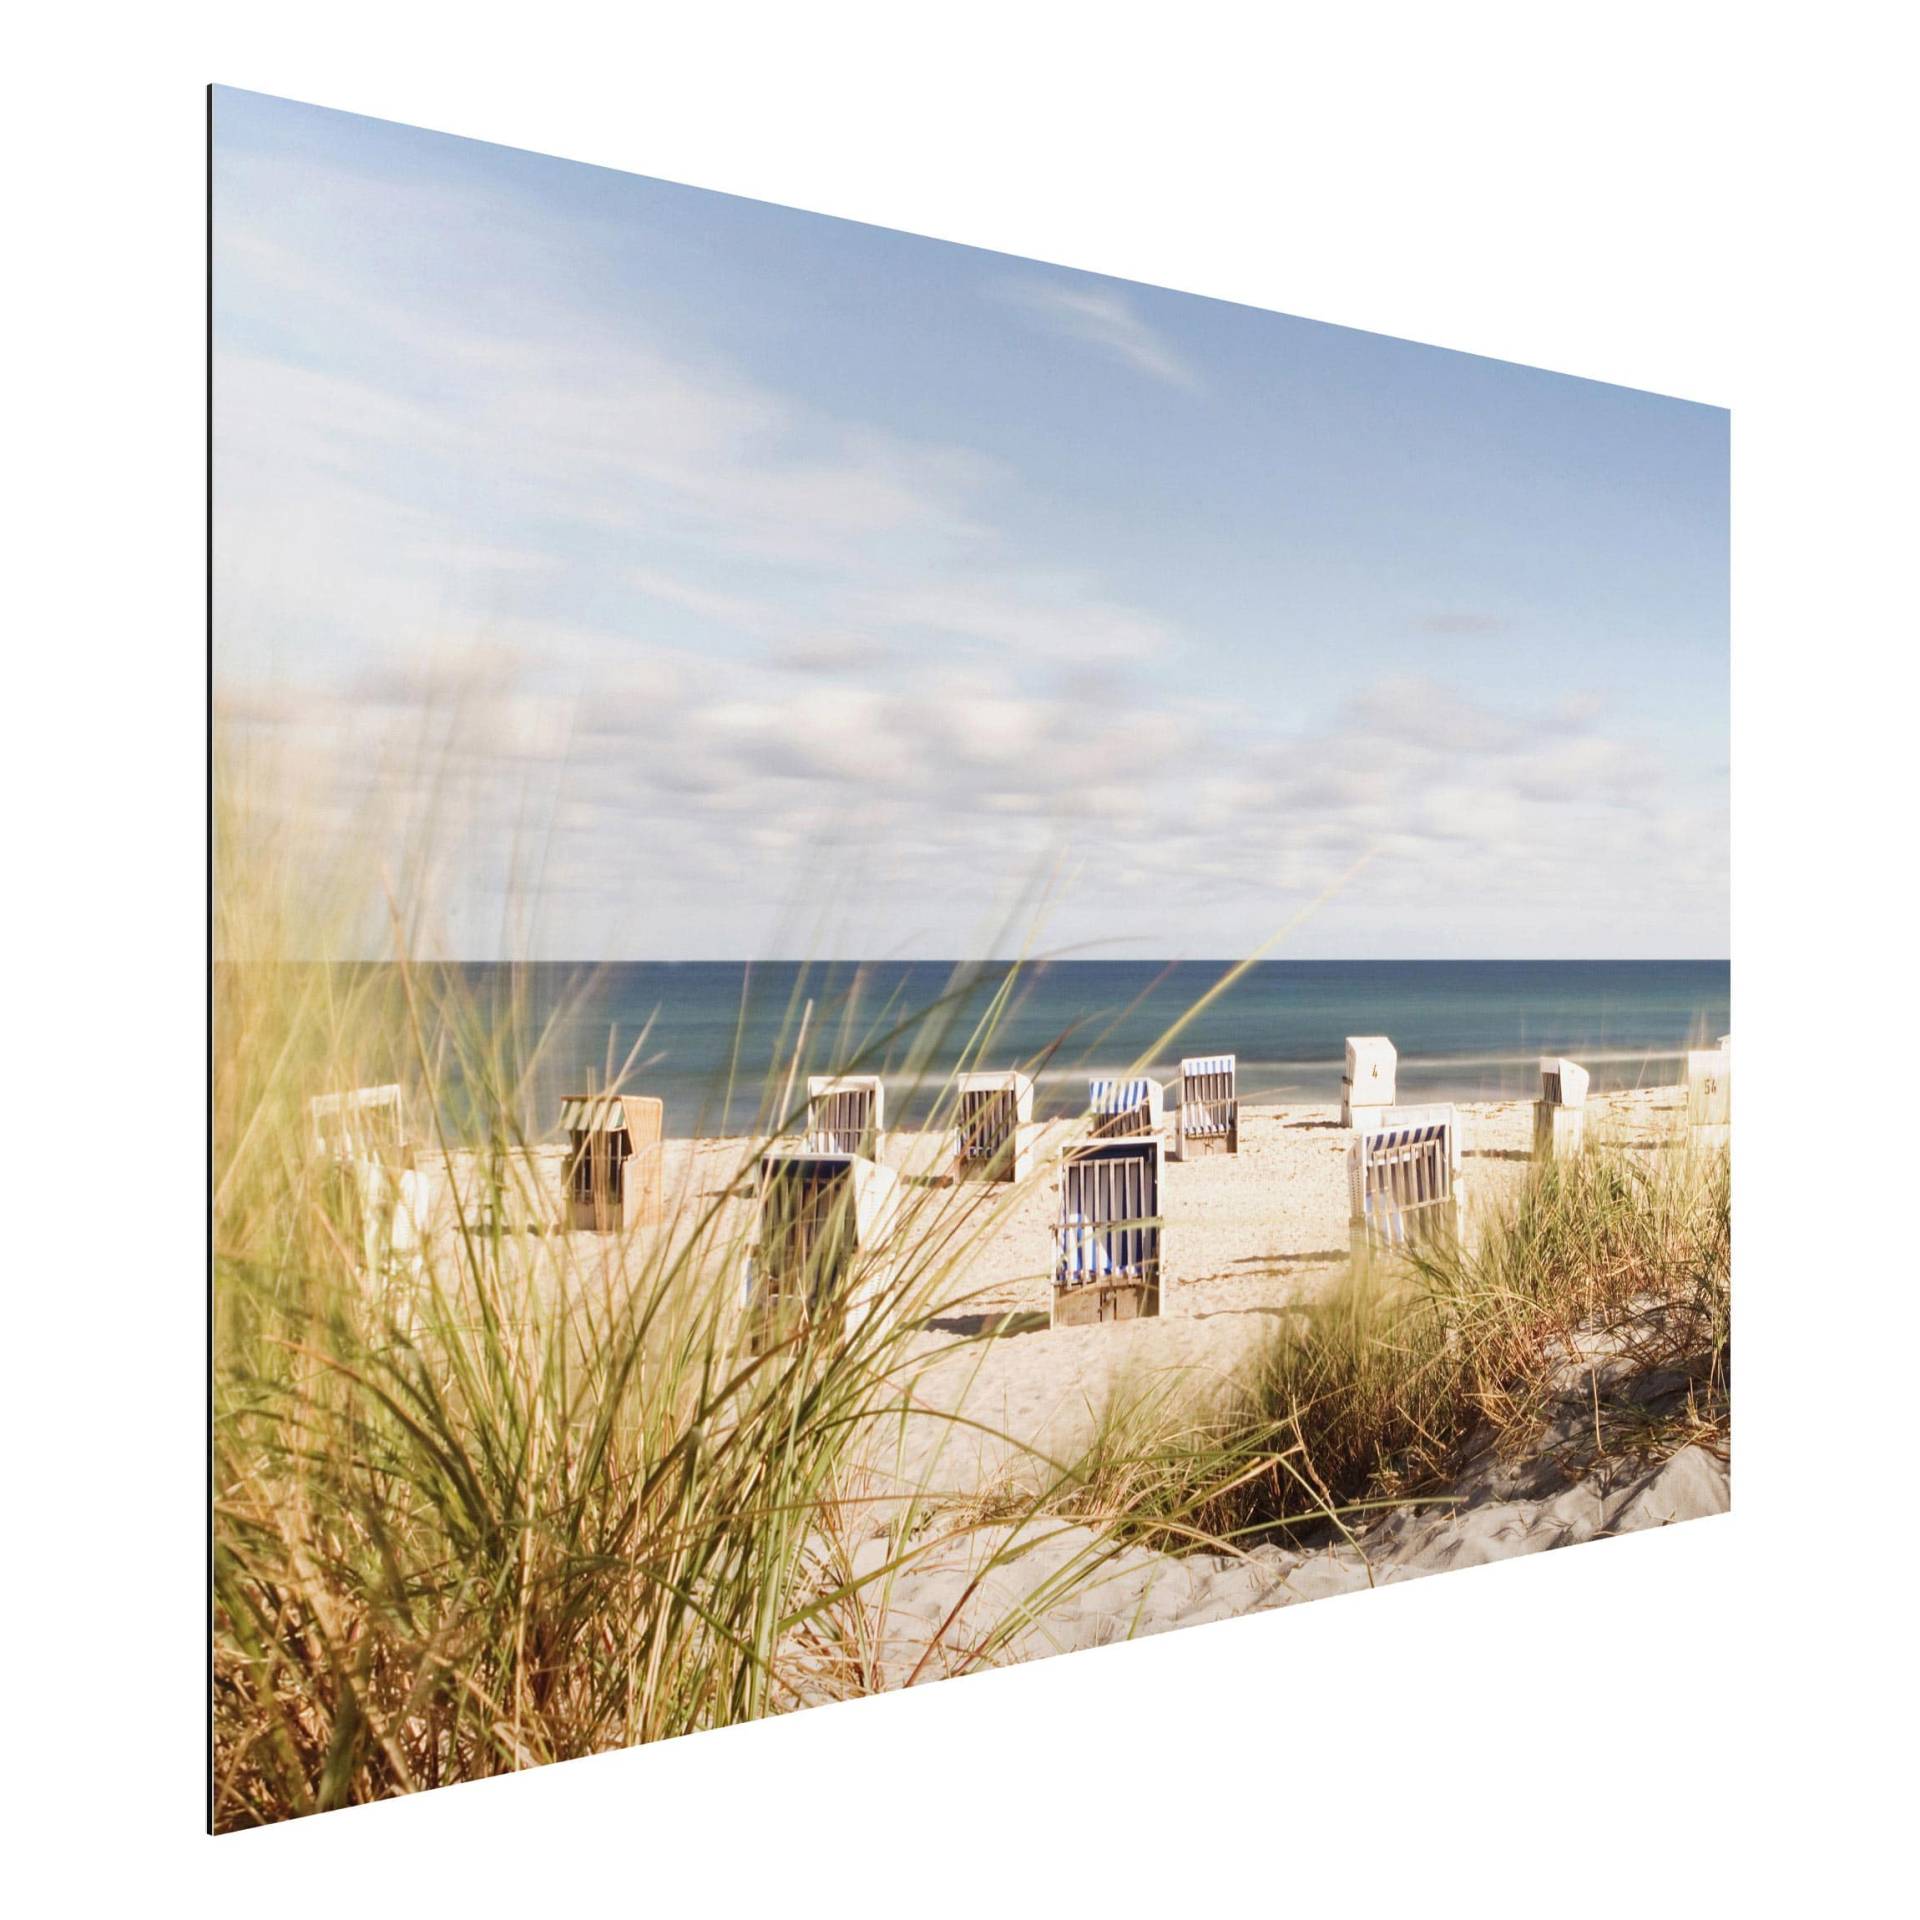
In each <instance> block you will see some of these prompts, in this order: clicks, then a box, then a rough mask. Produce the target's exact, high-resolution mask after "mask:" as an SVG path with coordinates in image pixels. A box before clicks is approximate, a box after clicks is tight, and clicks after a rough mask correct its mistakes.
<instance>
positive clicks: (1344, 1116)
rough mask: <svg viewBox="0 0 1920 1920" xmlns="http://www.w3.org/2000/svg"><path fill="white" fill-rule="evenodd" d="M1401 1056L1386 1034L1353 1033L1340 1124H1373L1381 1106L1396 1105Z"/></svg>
mask: <svg viewBox="0 0 1920 1920" xmlns="http://www.w3.org/2000/svg"><path fill="white" fill-rule="evenodd" d="M1399 1058H1400V1056H1399V1055H1398V1054H1396V1053H1395V1052H1394V1050H1393V1042H1392V1041H1391V1040H1389V1039H1387V1038H1386V1036H1385V1035H1384V1034H1372V1035H1359V1036H1350V1037H1349V1038H1348V1040H1347V1070H1346V1074H1345V1076H1344V1077H1343V1078H1342V1080H1341V1082H1340V1124H1341V1125H1342V1126H1343V1127H1361V1126H1368V1125H1371V1124H1372V1123H1373V1121H1374V1119H1375V1117H1376V1116H1377V1114H1378V1112H1379V1109H1380V1108H1382V1107H1390V1106H1392V1105H1393V1083H1394V1075H1395V1073H1396V1071H1397V1069H1398V1066H1399Z"/></svg>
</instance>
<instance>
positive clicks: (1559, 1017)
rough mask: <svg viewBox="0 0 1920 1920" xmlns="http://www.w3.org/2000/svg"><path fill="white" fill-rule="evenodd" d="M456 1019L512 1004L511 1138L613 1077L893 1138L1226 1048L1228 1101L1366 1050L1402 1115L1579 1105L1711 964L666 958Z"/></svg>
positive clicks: (1670, 1067)
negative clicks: (1377, 1061)
mask: <svg viewBox="0 0 1920 1920" xmlns="http://www.w3.org/2000/svg"><path fill="white" fill-rule="evenodd" d="M455 972H456V973H457V975H458V976H459V977H460V983H461V984H462V985H463V986H464V988H465V989H466V990H467V992H468V993H470V994H471V996H472V998H473V1001H474V1003H475V1004H476V1005H478V1006H480V1007H482V1008H486V1007H496V1008H504V1007H505V1006H506V1005H507V1004H509V1000H510V998H517V1001H518V1004H519V1006H520V1010H521V1018H520V1021H518V1022H516V1025H521V1026H522V1027H523V1030H524V1032H525V1033H526V1034H528V1035H537V1036H538V1037H539V1045H538V1046H537V1048H536V1047H532V1046H525V1047H523V1049H522V1056H523V1058H525V1059H526V1060H527V1061H528V1062H529V1064H528V1066H527V1068H526V1076H527V1077H526V1082H525V1087H526V1093H525V1103H526V1105H527V1106H528V1108H529V1109H530V1111H529V1112H528V1114H527V1115H526V1119H527V1121H528V1123H529V1124H530V1125H531V1126H532V1127H533V1129H534V1130H535V1131H536V1132H541V1131H545V1130H546V1129H547V1127H548V1126H550V1125H551V1123H552V1122H553V1120H554V1119H556V1118H557V1111H558V1102H559V1100H560V1098H561V1096H562V1095H564V1094H568V1093H574V1092H582V1091H587V1090H590V1089H594V1088H605V1087H608V1086H611V1085H613V1084H615V1083H616V1082H618V1084H620V1085H622V1086H624V1087H626V1088H627V1089H628V1090H630V1091H633V1092H636V1093H649V1094H657V1095H659V1096H660V1097H661V1098H662V1099H663V1100H664V1101H665V1121H666V1130H667V1132H668V1133H669V1134H673V1135H689V1134H698V1135H711V1134H720V1133H742V1132H749V1131H753V1130H755V1129H756V1128H757V1127H759V1126H762V1125H764V1124H765V1118H766V1115H767V1114H768V1113H770V1112H772V1111H775V1110H776V1109H777V1110H783V1111H784V1110H790V1107H791V1102H792V1100H793V1099H794V1098H795V1097H796V1096H798V1095H800V1094H803V1092H804V1077H805V1076H806V1075H807V1074H809V1073H823V1072H859V1073H878V1074H880V1075H881V1076H882V1077H883V1079H884V1080H885V1081H886V1085H887V1109H888V1110H887V1123H888V1125H889V1126H894V1125H908V1126H911V1125H913V1124H914V1123H915V1122H916V1120H918V1119H919V1118H920V1117H922V1116H923V1115H924V1114H925V1113H926V1112H927V1110H928V1108H929V1107H930V1105H931V1103H932V1101H933V1099H934V1098H935V1096H936V1095H937V1093H938V1091H939V1089H940V1087H941V1085H942V1084H943V1083H944V1081H945V1080H946V1077H947V1075H948V1074H949V1073H950V1072H951V1071H952V1070H953V1069H954V1068H955V1067H957V1066H960V1065H963V1064H964V1065H966V1066H981V1067H1020V1068H1022V1069H1024V1070H1026V1071H1028V1072H1031V1073H1032V1074H1033V1075H1034V1077H1035V1083H1036V1084H1035V1104H1036V1109H1037V1112H1038V1114H1039V1116H1040V1117H1046V1116H1047V1115H1049V1114H1056V1113H1068V1112H1075V1111H1082V1110H1084V1107H1085V1104H1086V1083H1087V1080H1088V1078H1089V1077H1090V1076H1091V1075H1094V1074H1118V1073H1123V1072H1128V1071H1140V1072H1147V1073H1152V1074H1156V1075H1158V1076H1162V1077H1167V1078H1173V1077H1175V1076H1176V1075H1177V1068H1178V1062H1179V1060H1180V1058H1181V1056H1182V1055H1196V1054H1215V1053H1231V1054H1234V1055H1236V1056H1237V1058H1238V1063H1239V1087H1240V1097H1241V1099H1242V1100H1243V1101H1247V1102H1252V1103H1256V1104H1259V1103H1282V1102H1284V1103H1297V1104H1303V1105H1304V1104H1331V1103H1335V1102H1337V1101H1338V1100H1339V1097H1340V1077H1341V1072H1342V1068H1343V1064H1344V1058H1345V1044H1346V1039H1347V1036H1348V1035H1350V1034H1354V1035H1368V1034H1384V1035H1386V1036H1387V1037H1388V1038H1389V1039H1390V1040H1391V1041H1392V1042H1393V1044H1394V1046H1395V1048H1396V1049H1397V1050H1398V1053H1399V1082H1398V1086H1399V1094H1400V1097H1401V1098H1402V1099H1403V1100H1405V1101H1428V1100H1456V1101H1467V1100H1501V1099H1521V1098H1528V1099H1530V1098H1532V1097H1533V1096H1534V1094H1535V1092H1536V1091H1537V1089H1538V1086H1539V1061H1540V1058H1541V1056H1542V1055H1551V1054H1562V1055H1566V1056H1568V1057H1570V1058H1572V1059H1575V1060H1577V1061H1579V1062H1580V1063H1581V1064H1582V1065H1583V1066H1585V1067H1586V1068H1587V1069H1588V1070H1589V1072H1590V1073H1591V1074H1592V1076H1593V1087H1594V1090H1595V1091H1596V1092H1601V1091H1607V1090H1610V1089H1615V1088H1622V1087H1637V1086H1658V1085H1670V1084H1672V1083H1674V1082H1676V1081H1678V1080H1679V1079H1680V1078H1681V1068H1682V1061H1681V1056H1682V1054H1683V1053H1684V1051H1685V1050H1686V1049H1687V1048H1688V1047H1689V1046H1711V1045H1712V1044H1714V1042H1715V1041H1716V1040H1717V1039H1718V1037H1719V1036H1720V1035H1721V1034H1723V1033H1725V1032H1726V1031H1727V1030H1728V1028H1729V1025H1730V1006H1731V990H1732V986H1731V966H1730V963H1729V962H1728V961H1725V960H1270V961H1262V962H1258V963H1256V964H1254V965H1252V966H1249V967H1247V968H1245V969H1244V971H1241V972H1239V973H1238V974H1237V975H1236V976H1234V977H1232V978H1231V979H1230V978H1229V975H1230V974H1232V972H1233V969H1232V966H1231V963H1229V962H1225V961H1192V960H1188V961H1180V962H1165V961H1150V960H1055V961H1047V962H1042V963H1026V964H1022V965H1019V966H1017V967H1015V966H1011V965H1006V964H998V963H975V964H969V965H961V964H959V963H955V962H942V961H925V960H922V961H884V960H882V961H869V962H863V963H858V964H855V963H840V964H834V965H828V964H822V963H812V964H802V963H799V962H789V961H777V962H768V961H761V962H754V963H752V964H746V963H742V962H739V961H683V962H676V963H665V962H652V961H648V962H635V963H620V964H608V965H600V966H584V965H570V964H566V963H544V964H535V965H520V966H517V967H513V968H508V967H505V966H493V965H483V964H478V963H462V964H460V965H459V966H458V967H457V968H456V969H455Z"/></svg>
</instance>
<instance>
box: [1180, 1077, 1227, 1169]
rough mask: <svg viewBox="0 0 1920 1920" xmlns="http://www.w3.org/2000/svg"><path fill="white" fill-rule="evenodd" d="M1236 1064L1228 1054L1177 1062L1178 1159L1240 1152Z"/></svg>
mask: <svg viewBox="0 0 1920 1920" xmlns="http://www.w3.org/2000/svg"><path fill="white" fill-rule="evenodd" d="M1236 1068H1237V1062H1236V1061H1235V1059H1234V1056H1233V1055H1232V1054H1230V1053H1210V1054H1206V1055H1204V1056H1202V1057H1201V1058H1199V1059H1197V1060H1182V1061H1181V1062H1180V1158H1181V1159H1182V1160H1186V1159H1189V1158H1191V1157H1192V1156H1193V1155H1194V1154H1196V1153H1214V1152H1221V1151H1224V1152H1227V1153H1238V1152H1239V1151H1240V1094H1239V1086H1238V1081H1237V1074H1236Z"/></svg>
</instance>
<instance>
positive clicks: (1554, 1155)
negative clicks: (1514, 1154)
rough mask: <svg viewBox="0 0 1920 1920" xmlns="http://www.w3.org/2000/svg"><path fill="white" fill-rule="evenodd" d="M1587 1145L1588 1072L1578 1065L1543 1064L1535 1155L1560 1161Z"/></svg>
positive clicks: (1567, 1062) (1536, 1112) (1565, 1062)
mask: <svg viewBox="0 0 1920 1920" xmlns="http://www.w3.org/2000/svg"><path fill="white" fill-rule="evenodd" d="M1586 1143H1587V1070H1586V1068H1585V1067H1583V1066H1581V1065H1580V1064H1579V1063H1578V1062H1577V1061H1573V1060H1561V1059H1551V1060H1542V1061H1541V1062H1540V1098H1539V1099H1538V1100H1536V1101H1535V1102H1534V1103H1533V1154H1534V1158H1535V1159H1536V1160H1559V1159H1562V1158H1564V1157H1565V1156H1567V1155H1569V1154H1575V1153H1578V1152H1579V1151H1580V1149H1581V1148H1582V1147H1584V1146H1585V1145H1586Z"/></svg>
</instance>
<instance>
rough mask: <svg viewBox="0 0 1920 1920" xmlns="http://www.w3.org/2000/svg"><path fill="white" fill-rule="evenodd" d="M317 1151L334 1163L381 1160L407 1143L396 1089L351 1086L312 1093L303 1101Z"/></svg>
mask: <svg viewBox="0 0 1920 1920" xmlns="http://www.w3.org/2000/svg"><path fill="white" fill-rule="evenodd" d="M307 1115H308V1118H309V1119H310V1120H311V1121H312V1123H313V1144H314V1148H315V1150H316V1151H317V1152H319V1153H322V1154H325V1155H326V1156H327V1157H328V1158H329V1159H334V1160H367V1159H372V1160H382V1159H390V1158H392V1157H393V1156H394V1155H396V1154H398V1153H399V1152H400V1151H401V1149H402V1148H404V1147H405V1146H406V1144H407V1125H406V1111H405V1108H404V1106H403V1105H402V1103H401V1098H400V1089H399V1088H398V1087H352V1088H349V1089H348V1090H347V1091H345V1092H343V1093H316V1094H315V1095H314V1096H313V1098H312V1099H311V1100H309V1101H308V1102H307Z"/></svg>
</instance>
